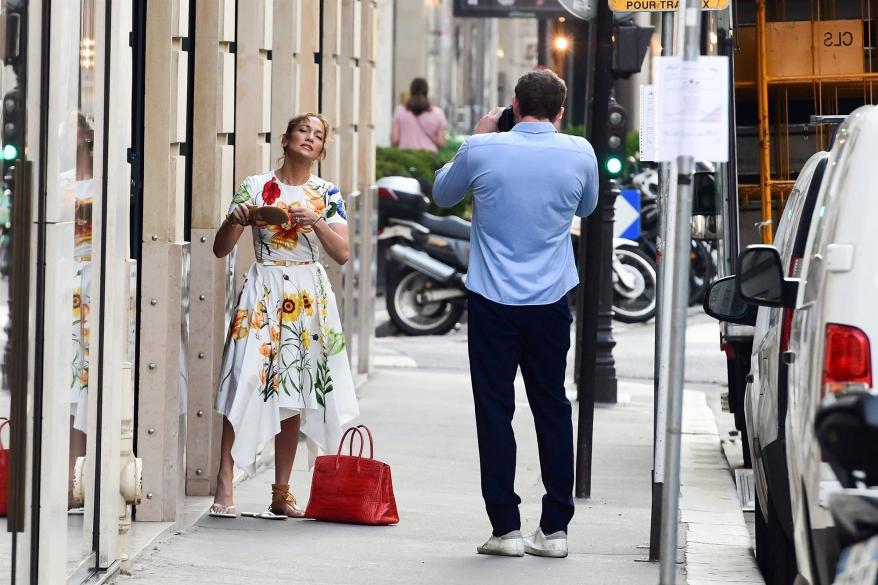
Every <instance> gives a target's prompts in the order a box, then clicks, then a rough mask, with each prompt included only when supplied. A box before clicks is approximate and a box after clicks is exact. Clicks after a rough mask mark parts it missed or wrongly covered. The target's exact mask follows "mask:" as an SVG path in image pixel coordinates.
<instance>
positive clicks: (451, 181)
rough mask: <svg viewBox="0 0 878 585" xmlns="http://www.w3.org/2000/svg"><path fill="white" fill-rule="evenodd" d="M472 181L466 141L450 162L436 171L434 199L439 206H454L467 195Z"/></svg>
mask: <svg viewBox="0 0 878 585" xmlns="http://www.w3.org/2000/svg"><path fill="white" fill-rule="evenodd" d="M471 183H472V174H471V173H470V169H469V145H468V144H467V143H466V142H464V143H463V145H462V146H461V147H460V150H458V151H457V154H455V155H454V158H452V159H451V160H450V161H449V162H448V164H446V165H445V166H444V167H442V168H441V169H439V170H438V171H436V181H435V182H434V183H433V201H435V202H436V205H438V206H439V207H454V206H455V205H457V204H458V203H460V202H461V201H463V198H464V197H465V196H466V193H467V191H469V188H470V184H471Z"/></svg>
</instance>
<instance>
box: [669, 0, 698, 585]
mask: <svg viewBox="0 0 878 585" xmlns="http://www.w3.org/2000/svg"><path fill="white" fill-rule="evenodd" d="M701 7H702V0H685V3H684V1H683V0H681V1H680V11H679V13H678V16H677V18H678V22H679V23H680V25H681V26H682V27H683V45H684V48H683V61H697V60H698V58H699V56H700V52H701V43H700V32H701ZM694 167H695V158H694V157H693V156H680V157H678V158H677V195H676V210H675V212H674V219H675V223H676V225H674V226H673V227H674V229H673V230H671V229H669V230H668V239H669V241H668V247H667V250H668V251H669V253H670V254H672V255H673V256H674V263H673V270H666V272H665V275H666V277H667V278H666V283H668V284H669V285H670V287H669V289H667V290H669V291H670V296H671V306H672V311H671V314H670V315H666V317H668V318H669V319H670V321H671V324H672V327H671V335H670V337H669V338H668V341H669V343H668V344H667V346H668V353H669V357H670V360H669V362H668V407H667V429H666V439H665V461H664V463H665V483H664V494H663V495H664V498H663V502H662V542H661V553H662V554H661V570H660V581H659V583H660V585H675V583H676V581H677V528H678V521H679V520H678V515H679V510H680V445H681V439H682V436H681V435H682V426H683V381H684V373H685V354H684V352H685V350H686V312H687V310H688V305H689V302H688V301H689V270H688V267H689V263H688V262H686V261H685V260H686V259H688V257H689V240H690V230H691V228H690V225H691V219H690V218H691V216H692V172H693V170H694Z"/></svg>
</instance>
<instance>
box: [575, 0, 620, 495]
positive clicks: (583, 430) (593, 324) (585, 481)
mask: <svg viewBox="0 0 878 585" xmlns="http://www.w3.org/2000/svg"><path fill="white" fill-rule="evenodd" d="M612 34H613V15H612V13H611V12H610V8H609V6H608V5H607V4H606V3H605V2H604V3H601V4H599V5H598V7H597V19H596V21H595V22H594V23H592V24H591V25H590V30H589V37H590V40H589V48H594V51H593V54H594V59H595V61H594V63H595V66H594V67H593V71H594V73H593V76H594V77H593V78H592V81H593V83H589V88H593V89H589V92H588V93H589V95H590V97H591V98H592V99H591V104H590V105H591V107H590V108H588V110H589V119H588V121H587V123H586V131H587V132H588V139H589V141H590V142H591V144H592V145H593V146H594V149H595V154H596V155H597V158H598V161H602V160H603V155H604V154H605V153H606V152H607V140H608V136H609V127H608V125H607V120H608V117H609V104H610V95H611V93H612V85H613V76H612V65H613V53H612V51H613V46H612ZM598 172H599V176H600V190H599V194H598V205H597V209H596V210H595V212H594V213H592V215H591V216H589V217H588V218H587V219H586V220H584V221H582V222H581V225H582V230H581V233H580V236H579V237H580V256H579V262H580V266H581V268H580V270H581V272H580V274H581V278H580V281H581V282H582V283H583V284H582V285H581V286H580V289H581V295H580V297H579V302H580V306H579V307H578V310H577V321H576V326H577V328H578V329H579V331H578V334H579V339H580V343H579V347H577V351H578V352H580V356H579V364H580V365H579V380H578V394H579V422H578V432H577V438H576V488H575V495H576V497H577V498H589V497H591V467H592V452H593V449H592V439H593V434H594V404H595V402H596V401H597V402H600V401H607V399H608V398H610V397H612V401H613V402H615V399H616V385H615V383H616V379H615V370H614V369H613V368H612V367H611V362H612V354H611V353H609V352H611V351H612V345H614V344H615V342H613V341H612V322H611V321H610V315H603V317H602V316H601V312H602V311H601V308H600V305H601V300H602V297H603V300H605V301H606V296H607V295H606V287H607V286H609V287H612V283H611V282H610V281H609V279H610V276H611V272H610V270H611V266H612V264H611V262H612V246H613V228H612V220H613V216H612V213H613V203H614V201H615V197H616V195H617V193H618V191H617V190H616V189H614V188H613V187H614V186H613V183H612V180H611V179H610V177H608V176H607V172H606V169H605V167H604V165H602V164H599V165H598ZM602 290H603V294H602ZM610 296H612V289H610ZM604 312H606V313H608V312H609V310H605V311H604ZM602 323H604V325H605V326H604V327H602V326H601V324H602ZM599 329H601V330H602V331H603V333H605V334H606V335H599ZM601 338H602V339H603V343H602V339H601ZM602 350H604V351H603V352H602ZM602 353H603V354H604V355H605V356H606V355H607V354H609V358H608V360H607V359H601V357H600V355H601V354H602ZM608 361H609V362H610V363H607V362H608Z"/></svg>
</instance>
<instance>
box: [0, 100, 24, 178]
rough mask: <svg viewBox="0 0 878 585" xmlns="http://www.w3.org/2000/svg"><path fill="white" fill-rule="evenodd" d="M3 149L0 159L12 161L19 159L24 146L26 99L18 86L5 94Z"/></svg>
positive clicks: (6, 161) (7, 161) (5, 161)
mask: <svg viewBox="0 0 878 585" xmlns="http://www.w3.org/2000/svg"><path fill="white" fill-rule="evenodd" d="M2 106H3V112H2V114H3V115H2V120H3V130H2V138H3V140H2V144H3V150H2V152H0V160H2V162H4V163H10V162H12V161H15V160H17V159H18V157H19V156H20V155H21V151H22V149H23V148H24V99H23V96H22V93H21V91H20V90H19V89H18V88H16V89H13V90H12V91H10V92H9V93H7V94H6V95H5V96H3V104H2Z"/></svg>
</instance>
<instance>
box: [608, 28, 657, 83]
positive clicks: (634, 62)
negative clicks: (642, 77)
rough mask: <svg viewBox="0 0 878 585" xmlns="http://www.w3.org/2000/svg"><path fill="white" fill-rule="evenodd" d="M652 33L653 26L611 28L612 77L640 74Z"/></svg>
mask: <svg viewBox="0 0 878 585" xmlns="http://www.w3.org/2000/svg"><path fill="white" fill-rule="evenodd" d="M654 31H655V27H653V26H640V25H636V24H633V23H627V24H619V25H616V26H614V27H613V75H614V76H615V77H616V78H617V79H619V78H622V79H628V78H629V77H631V75H632V74H634V73H640V71H641V68H642V66H643V59H644V58H646V50H647V49H648V48H649V44H650V42H652V34H653V32H654Z"/></svg>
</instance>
